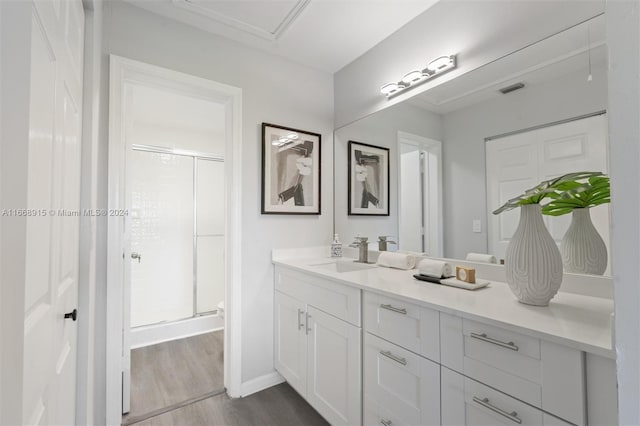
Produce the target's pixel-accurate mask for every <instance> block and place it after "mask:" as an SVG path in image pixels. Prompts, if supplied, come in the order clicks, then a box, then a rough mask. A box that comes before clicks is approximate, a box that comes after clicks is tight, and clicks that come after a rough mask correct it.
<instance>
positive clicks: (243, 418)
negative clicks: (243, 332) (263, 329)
mask: <svg viewBox="0 0 640 426" xmlns="http://www.w3.org/2000/svg"><path fill="white" fill-rule="evenodd" d="M122 422H123V424H124V425H135V426H164V425H167V426H168V425H171V426H174V425H179V426H191V425H193V426H201V425H207V426H267V425H274V426H275V425H278V426H280V425H282V426H287V425H291V426H293V425H295V426H298V425H309V426H315V425H318V426H319V425H322V426H325V425H328V423H327V422H326V421H325V420H324V419H323V418H322V416H320V414H318V412H317V411H315V410H314V409H313V408H312V407H311V406H310V405H309V404H308V403H307V402H306V401H305V400H304V399H302V397H301V396H300V395H298V393H296V391H294V390H293V388H291V386H289V385H288V384H286V383H283V384H280V385H277V386H274V387H271V388H269V389H265V390H263V391H261V392H258V393H255V394H253V395H250V396H248V397H246V398H237V399H230V398H229V397H228V396H227V394H226V393H225V392H224V385H223V332H222V331H216V332H213V333H207V334H202V335H199V336H194V337H189V338H186V339H180V340H174V341H171V342H165V343H160V344H157V345H153V346H147V347H144V348H139V349H134V350H133V351H132V352H131V412H130V413H129V414H128V415H126V416H123V418H122Z"/></svg>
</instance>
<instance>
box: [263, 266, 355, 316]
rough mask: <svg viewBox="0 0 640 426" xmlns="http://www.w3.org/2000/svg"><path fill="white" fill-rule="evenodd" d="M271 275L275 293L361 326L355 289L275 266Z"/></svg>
mask: <svg viewBox="0 0 640 426" xmlns="http://www.w3.org/2000/svg"><path fill="white" fill-rule="evenodd" d="M275 274H276V279H275V288H276V290H278V291H280V292H282V293H285V294H288V295H290V296H292V297H295V298H296V299H298V300H305V301H307V303H308V304H309V305H312V306H315V307H316V308H318V309H320V310H321V311H324V312H326V313H328V314H330V315H333V316H335V317H337V318H340V319H341V320H344V321H346V322H348V323H351V324H353V325H355V326H357V327H360V326H361V320H360V318H361V310H360V309H361V304H360V290H359V289H357V288H355V287H350V286H348V285H344V284H339V283H336V282H332V281H330V280H327V279H322V278H318V277H315V276H311V275H308V274H303V273H300V272H298V271H293V270H290V269H286V268H281V267H276V269H275Z"/></svg>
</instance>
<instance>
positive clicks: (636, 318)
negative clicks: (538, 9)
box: [606, 0, 640, 425]
mask: <svg viewBox="0 0 640 426" xmlns="http://www.w3.org/2000/svg"><path fill="white" fill-rule="evenodd" d="M606 19H607V43H608V47H609V111H610V113H609V142H610V147H611V198H612V200H614V202H613V203H612V204H611V213H612V215H611V220H612V224H613V227H612V233H611V235H612V242H613V247H612V256H611V257H612V263H613V270H614V271H615V274H614V278H613V279H614V286H615V307H616V318H615V325H616V352H617V355H618V359H617V367H618V400H619V404H618V405H619V424H621V425H638V424H640V405H639V404H638V400H639V399H640V309H638V308H639V306H640V279H639V277H640V222H639V221H638V218H639V217H640V191H638V187H639V184H640V168H639V167H638V164H639V163H640V119H639V118H640V79H639V78H638V76H639V75H640V4H639V3H638V2H637V1H627V0H622V1H621V0H609V1H607V15H606Z"/></svg>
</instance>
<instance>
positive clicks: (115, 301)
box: [106, 55, 242, 425]
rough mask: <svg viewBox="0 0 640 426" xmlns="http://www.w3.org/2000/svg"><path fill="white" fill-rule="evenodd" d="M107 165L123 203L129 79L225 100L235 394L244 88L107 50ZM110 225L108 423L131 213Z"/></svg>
mask: <svg viewBox="0 0 640 426" xmlns="http://www.w3.org/2000/svg"><path fill="white" fill-rule="evenodd" d="M109 60H110V64H109V68H110V75H109V166H108V186H109V188H108V209H109V210H120V209H124V208H125V194H126V190H125V186H124V185H125V182H126V175H127V168H126V165H127V155H126V154H127V142H126V141H125V140H124V127H123V126H124V123H125V121H124V120H123V117H124V116H125V114H127V111H126V106H125V105H124V103H123V102H124V96H123V91H124V89H125V87H126V83H127V82H138V83H140V84H144V85H147V86H149V85H151V86H152V87H158V88H164V89H167V88H169V89H172V90H175V91H178V92H183V93H188V94H194V93H197V94H198V96H199V97H200V98H204V99H210V100H212V101H215V102H217V103H224V104H225V105H226V110H227V129H229V130H230V131H229V132H228V134H227V138H226V139H227V140H226V152H225V164H227V165H228V166H229V167H226V168H225V169H226V170H225V179H226V182H227V183H226V185H225V202H226V203H225V205H226V211H225V214H226V217H225V234H226V235H227V240H226V243H225V252H226V253H227V255H226V256H225V274H226V279H225V315H224V321H225V328H224V351H225V357H224V358H225V362H224V385H225V387H226V388H227V393H228V394H229V395H230V396H231V397H238V396H240V393H241V389H240V387H241V378H242V376H241V372H242V368H241V367H242V366H241V360H242V357H241V349H242V348H241V330H242V328H241V311H240V306H241V304H240V299H241V281H240V279H241V262H240V259H241V241H242V240H241V220H240V218H241V217H242V209H241V188H242V186H241V181H242V156H241V154H242V149H241V148H242V147H241V142H242V125H241V120H242V116H241V112H242V89H240V88H237V87H233V86H229V85H226V84H222V83H218V82H215V81H211V80H207V79H204V78H200V77H195V76H192V75H189V74H184V73H182V72H178V71H173V70H169V69H166V68H162V67H158V66H155V65H150V64H146V63H143V62H139V61H135V60H131V59H127V58H123V57H120V56H116V55H110V56H109ZM107 220H108V231H107V247H108V248H107V346H106V347H107V354H106V358H107V362H106V373H107V375H106V376H107V377H106V399H107V400H106V404H107V419H106V420H107V422H106V423H107V424H108V425H111V424H114V425H115V424H118V425H119V424H120V423H121V419H122V374H121V372H122V357H123V349H124V348H123V341H122V334H123V314H124V311H123V306H122V305H123V303H122V301H123V296H124V292H123V290H124V286H123V284H124V274H123V271H124V268H125V262H126V261H129V254H130V253H129V251H130V247H129V244H128V241H127V240H126V235H125V234H124V230H125V221H126V220H128V219H127V217H123V216H120V217H118V216H108V218H107Z"/></svg>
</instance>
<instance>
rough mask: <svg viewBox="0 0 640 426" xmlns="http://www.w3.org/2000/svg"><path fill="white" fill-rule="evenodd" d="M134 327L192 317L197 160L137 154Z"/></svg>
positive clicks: (133, 233)
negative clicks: (138, 256) (136, 256)
mask: <svg viewBox="0 0 640 426" xmlns="http://www.w3.org/2000/svg"><path fill="white" fill-rule="evenodd" d="M132 162H133V164H132V167H131V173H132V176H131V182H132V211H131V212H130V214H131V252H132V254H133V253H136V254H138V255H140V258H138V259H132V264H131V327H138V326H143V325H149V324H155V323H160V322H167V321H175V320H179V319H184V318H190V317H192V316H193V305H194V291H193V288H194V285H193V283H194V274H195V271H194V269H195V268H194V241H193V235H194V220H195V219H194V201H193V199H194V160H193V158H192V157H185V156H180V155H174V154H166V153H156V152H148V151H137V150H134V151H133V155H132Z"/></svg>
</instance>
